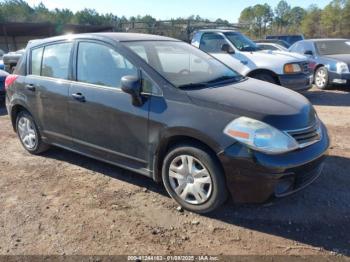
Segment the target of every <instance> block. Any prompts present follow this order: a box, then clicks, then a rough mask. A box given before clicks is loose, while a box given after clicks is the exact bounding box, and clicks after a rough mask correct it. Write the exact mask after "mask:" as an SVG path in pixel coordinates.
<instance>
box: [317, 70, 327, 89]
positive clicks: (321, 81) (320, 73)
mask: <svg viewBox="0 0 350 262" xmlns="http://www.w3.org/2000/svg"><path fill="white" fill-rule="evenodd" d="M328 83H329V77H328V70H327V68H325V67H324V66H321V67H319V68H318V69H317V70H316V72H315V86H316V87H317V88H318V89H321V90H325V89H327V87H328Z"/></svg>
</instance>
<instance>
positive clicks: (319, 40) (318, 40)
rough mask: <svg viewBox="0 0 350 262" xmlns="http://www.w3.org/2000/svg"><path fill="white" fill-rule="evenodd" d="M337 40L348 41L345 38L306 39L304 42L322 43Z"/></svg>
mask: <svg viewBox="0 0 350 262" xmlns="http://www.w3.org/2000/svg"><path fill="white" fill-rule="evenodd" d="M339 40H349V39H346V38H314V39H307V40H304V41H313V42H322V41H339Z"/></svg>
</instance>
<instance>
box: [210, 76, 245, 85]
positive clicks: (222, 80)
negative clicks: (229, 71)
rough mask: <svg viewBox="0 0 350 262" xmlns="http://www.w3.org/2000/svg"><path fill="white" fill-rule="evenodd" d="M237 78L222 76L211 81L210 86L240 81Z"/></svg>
mask: <svg viewBox="0 0 350 262" xmlns="http://www.w3.org/2000/svg"><path fill="white" fill-rule="evenodd" d="M237 78H238V77H237V76H220V77H218V78H215V79H213V80H211V81H209V82H208V83H209V84H213V83H220V82H226V81H228V80H234V81H239V80H237Z"/></svg>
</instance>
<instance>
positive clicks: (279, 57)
mask: <svg viewBox="0 0 350 262" xmlns="http://www.w3.org/2000/svg"><path fill="white" fill-rule="evenodd" d="M243 53H244V55H245V56H246V57H248V58H250V59H254V60H266V59H268V60H269V61H271V62H278V63H292V62H301V61H305V60H307V58H306V56H304V55H300V54H296V53H290V52H285V51H271V50H262V51H257V52H243Z"/></svg>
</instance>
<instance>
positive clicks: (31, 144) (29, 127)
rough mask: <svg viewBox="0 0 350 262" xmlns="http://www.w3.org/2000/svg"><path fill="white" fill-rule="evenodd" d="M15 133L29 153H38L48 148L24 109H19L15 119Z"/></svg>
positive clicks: (31, 118)
mask: <svg viewBox="0 0 350 262" xmlns="http://www.w3.org/2000/svg"><path fill="white" fill-rule="evenodd" d="M16 130H17V135H18V137H19V139H20V141H21V143H22V145H23V147H24V148H25V149H26V150H27V151H28V152H29V153H31V154H40V153H42V152H44V151H46V150H48V149H49V145H48V144H46V143H44V142H43V141H42V139H41V135H40V132H39V129H38V127H37V125H36V124H35V121H34V119H33V117H32V116H31V115H30V114H29V113H28V112H26V111H21V112H20V113H19V114H18V115H17V120H16Z"/></svg>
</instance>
